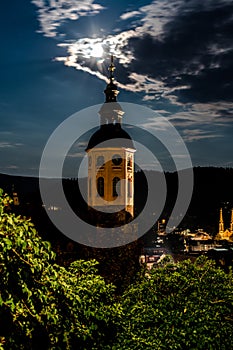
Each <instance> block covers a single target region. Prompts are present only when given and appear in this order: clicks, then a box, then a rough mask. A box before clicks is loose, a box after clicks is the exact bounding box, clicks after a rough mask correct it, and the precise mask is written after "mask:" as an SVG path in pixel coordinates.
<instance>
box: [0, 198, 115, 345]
mask: <svg viewBox="0 0 233 350" xmlns="http://www.w3.org/2000/svg"><path fill="white" fill-rule="evenodd" d="M9 201H10V200H9V198H8V197H7V196H6V195H3V193H2V192H1V193H0V273H1V275H0V349H1V348H2V349H3V348H4V349H37V348H38V349H41V348H43V349H46V348H49V349H74V348H75V349H97V348H98V349H99V348H101V347H103V346H104V344H105V342H108V343H111V340H110V339H108V337H110V336H111V333H112V334H113V335H114V332H115V330H114V320H115V317H118V314H119V313H120V312H121V309H120V307H119V305H118V304H117V303H115V304H114V303H113V302H112V301H113V293H114V287H113V286H112V285H106V284H105V281H104V279H103V278H102V277H101V276H98V275H97V273H96V272H97V269H96V264H97V263H96V262H95V261H89V262H84V261H76V262H74V263H72V264H71V265H70V266H69V267H68V268H64V267H61V266H59V265H56V264H55V263H54V258H55V254H54V253H53V252H52V251H51V248H50V244H49V243H48V242H45V241H43V240H42V239H41V238H40V237H39V235H38V234H37V232H36V230H35V228H34V226H33V224H32V223H31V221H30V220H27V219H25V218H22V217H19V216H15V215H14V214H13V213H9V212H7V208H8V207H7V204H8V203H9Z"/></svg>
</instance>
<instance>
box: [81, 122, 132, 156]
mask: <svg viewBox="0 0 233 350" xmlns="http://www.w3.org/2000/svg"><path fill="white" fill-rule="evenodd" d="M110 140H113V143H112V145H113V144H114V147H117V148H121V147H122V148H131V149H135V147H134V144H133V141H132V139H131V137H130V136H129V134H128V133H127V132H126V131H125V130H123V129H122V127H121V126H120V125H119V124H104V125H101V126H100V128H99V129H98V130H97V131H96V132H95V133H94V134H93V135H92V136H91V138H90V140H89V142H88V145H87V148H86V151H89V150H90V149H92V148H94V147H103V145H102V146H101V143H102V142H105V141H110ZM105 147H106V146H105Z"/></svg>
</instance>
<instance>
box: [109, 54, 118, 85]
mask: <svg viewBox="0 0 233 350" xmlns="http://www.w3.org/2000/svg"><path fill="white" fill-rule="evenodd" d="M115 69H116V67H115V66H114V62H113V55H111V64H110V66H109V67H108V70H109V72H110V79H112V78H113V73H114V70H115Z"/></svg>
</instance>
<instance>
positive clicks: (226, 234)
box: [215, 208, 233, 241]
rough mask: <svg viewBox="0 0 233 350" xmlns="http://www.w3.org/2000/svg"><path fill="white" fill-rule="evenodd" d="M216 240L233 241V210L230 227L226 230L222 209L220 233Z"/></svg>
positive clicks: (232, 211)
mask: <svg viewBox="0 0 233 350" xmlns="http://www.w3.org/2000/svg"><path fill="white" fill-rule="evenodd" d="M215 239H216V240H226V241H233V209H232V210H231V221H230V227H229V228H228V229H226V230H225V229H224V221H223V213H222V208H221V209H220V216H219V229H218V233H217V235H216V237H215Z"/></svg>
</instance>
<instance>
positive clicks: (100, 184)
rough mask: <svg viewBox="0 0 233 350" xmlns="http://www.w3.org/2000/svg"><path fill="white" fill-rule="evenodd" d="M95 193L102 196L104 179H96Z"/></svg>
mask: <svg viewBox="0 0 233 350" xmlns="http://www.w3.org/2000/svg"><path fill="white" fill-rule="evenodd" d="M97 192H98V195H99V196H100V197H103V196H104V178H103V177H98V179H97Z"/></svg>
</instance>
